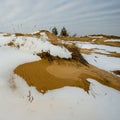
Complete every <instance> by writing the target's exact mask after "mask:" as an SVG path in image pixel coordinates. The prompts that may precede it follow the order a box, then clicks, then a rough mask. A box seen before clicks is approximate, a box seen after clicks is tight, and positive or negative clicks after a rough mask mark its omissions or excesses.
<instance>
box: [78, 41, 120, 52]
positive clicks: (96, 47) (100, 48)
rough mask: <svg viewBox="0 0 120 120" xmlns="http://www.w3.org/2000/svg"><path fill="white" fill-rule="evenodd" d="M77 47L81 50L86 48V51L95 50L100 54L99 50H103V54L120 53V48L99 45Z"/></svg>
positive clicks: (80, 44)
mask: <svg viewBox="0 0 120 120" xmlns="http://www.w3.org/2000/svg"><path fill="white" fill-rule="evenodd" d="M76 46H77V47H79V48H86V49H91V48H94V49H95V51H96V52H98V51H97V50H102V52H103V53H106V52H117V53H120V48H119V47H112V46H107V45H97V44H91V43H77V44H76Z"/></svg>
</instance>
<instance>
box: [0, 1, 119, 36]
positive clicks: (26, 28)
mask: <svg viewBox="0 0 120 120" xmlns="http://www.w3.org/2000/svg"><path fill="white" fill-rule="evenodd" d="M54 26H56V27H57V28H58V31H59V32H60V30H61V28H62V27H63V26H64V27H66V29H67V30H68V32H69V34H70V35H73V34H75V33H76V34H77V35H88V34H111V35H119V36H120V0H0V32H9V33H13V32H22V33H30V32H34V31H38V30H42V29H47V30H49V31H51V29H52V28H53V27H54Z"/></svg>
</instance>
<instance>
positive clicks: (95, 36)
mask: <svg viewBox="0 0 120 120" xmlns="http://www.w3.org/2000/svg"><path fill="white" fill-rule="evenodd" d="M88 37H90V38H103V36H97V35H94V36H88Z"/></svg>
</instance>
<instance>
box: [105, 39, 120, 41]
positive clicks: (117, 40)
mask: <svg viewBox="0 0 120 120" xmlns="http://www.w3.org/2000/svg"><path fill="white" fill-rule="evenodd" d="M104 42H120V39H108V40H105V41H104Z"/></svg>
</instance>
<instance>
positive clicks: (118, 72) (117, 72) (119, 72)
mask: <svg viewBox="0 0 120 120" xmlns="http://www.w3.org/2000/svg"><path fill="white" fill-rule="evenodd" d="M112 72H114V73H115V74H117V75H120V70H115V71H112Z"/></svg>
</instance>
